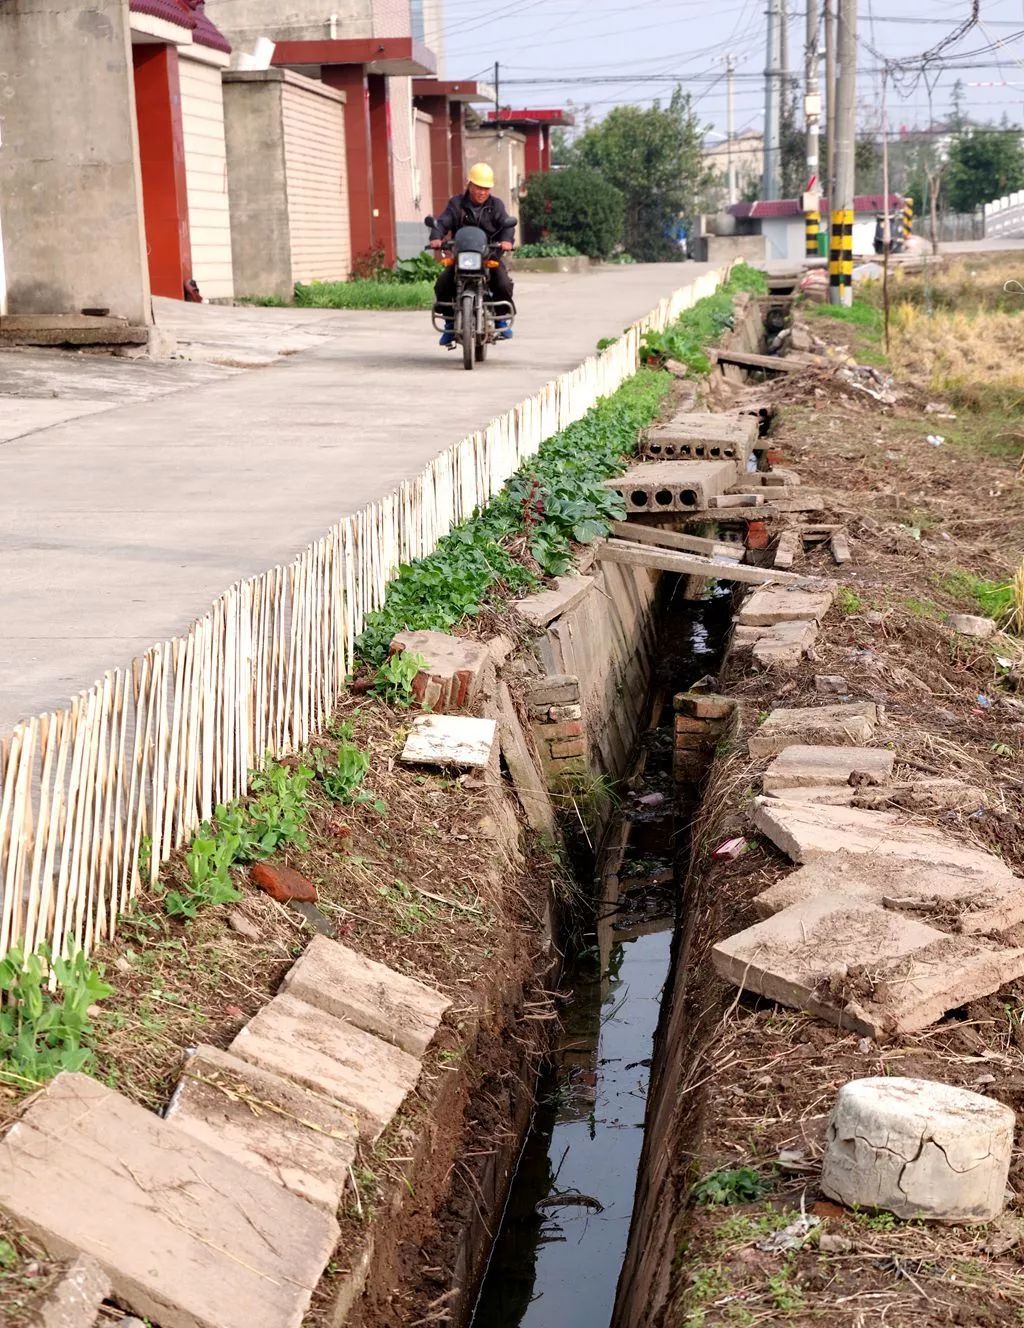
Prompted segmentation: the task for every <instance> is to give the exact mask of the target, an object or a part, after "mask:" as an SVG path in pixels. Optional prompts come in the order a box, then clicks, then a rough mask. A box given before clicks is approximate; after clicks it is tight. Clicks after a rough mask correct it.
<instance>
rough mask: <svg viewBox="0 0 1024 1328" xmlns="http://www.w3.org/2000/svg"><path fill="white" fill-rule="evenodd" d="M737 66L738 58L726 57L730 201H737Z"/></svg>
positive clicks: (728, 192)
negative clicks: (734, 100) (734, 87)
mask: <svg viewBox="0 0 1024 1328" xmlns="http://www.w3.org/2000/svg"><path fill="white" fill-rule="evenodd" d="M735 68H736V60H735V57H734V56H732V55H727V56H726V57H725V132H726V140H725V143H726V148H725V162H726V167H725V170H726V176H725V181H726V193H727V195H728V198H729V202H730V203H735V202H736V158H735V157H734V155H733V152H734V144H733V138H734V136H735V133H736V126H735V120H734V117H733V104H732V74H733V70H734V69H735Z"/></svg>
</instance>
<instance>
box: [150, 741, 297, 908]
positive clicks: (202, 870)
mask: <svg viewBox="0 0 1024 1328" xmlns="http://www.w3.org/2000/svg"><path fill="white" fill-rule="evenodd" d="M312 778H313V770H312V769H311V768H310V767H309V766H306V765H300V766H298V767H297V768H296V769H295V770H289V769H288V768H287V766H283V765H280V764H279V763H278V762H276V761H268V762H267V764H266V765H265V766H264V767H263V769H262V770H256V771H254V772H253V773H252V775H251V776H250V781H249V785H250V790H251V797H250V800H249V801H248V802H232V803H230V804H228V805H224V804H220V805H219V806H218V807H217V808H216V810H215V811H214V816H213V820H212V821H204V822H203V824H202V825H201V826H200V827H199V830H198V832H197V833H196V835H195V838H194V839H193V840H192V843H191V844H190V845H189V847H188V849H187V851H186V853H185V865H186V867H187V868H188V876H189V881H188V888H187V889H186V890H169V891H168V892H167V894H166V896H165V897H164V909H165V910H166V912H167V913H168V914H169V915H170V916H171V917H173V918H181V919H182V920H184V921H189V920H190V919H192V918H194V917H196V915H197V914H198V912H199V910H200V909H201V908H207V907H210V906H211V905H214V904H230V903H233V902H234V901H235V900H236V899H240V898H241V895H240V893H239V891H238V890H237V888H236V887H235V885H234V882H233V881H232V880H231V870H230V869H231V867H232V866H233V864H234V863H236V862H258V861H260V860H261V859H263V858H269V857H270V856H271V854H273V853H276V852H277V850H278V849H279V848H280V847H281V846H282V845H283V844H295V845H296V846H297V847H299V848H305V847H306V836H305V832H304V831H303V829H302V825H303V822H304V821H305V819H306V813H307V808H306V796H307V790H308V788H309V784H310V781H311V780H312Z"/></svg>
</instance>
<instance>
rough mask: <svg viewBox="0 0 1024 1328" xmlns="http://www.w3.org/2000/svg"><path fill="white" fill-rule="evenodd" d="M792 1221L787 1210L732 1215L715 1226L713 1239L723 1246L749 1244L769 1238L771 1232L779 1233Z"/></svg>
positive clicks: (774, 1209) (779, 1209)
mask: <svg viewBox="0 0 1024 1328" xmlns="http://www.w3.org/2000/svg"><path fill="white" fill-rule="evenodd" d="M792 1220H793V1210H792V1209H789V1208H769V1209H766V1210H765V1211H764V1212H763V1213H732V1214H730V1215H729V1216H728V1217H723V1218H722V1219H721V1220H720V1221H719V1222H717V1224H716V1226H715V1238H716V1239H717V1240H719V1241H721V1242H723V1243H724V1244H729V1245H732V1244H734V1243H740V1244H749V1242H750V1241H752V1240H757V1239H759V1238H760V1237H761V1236H770V1235H771V1234H772V1232H773V1231H781V1230H782V1228H783V1227H784V1226H786V1225H788V1223H789V1222H791V1221H792Z"/></svg>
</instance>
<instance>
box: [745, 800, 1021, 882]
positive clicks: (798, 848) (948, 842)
mask: <svg viewBox="0 0 1024 1328" xmlns="http://www.w3.org/2000/svg"><path fill="white" fill-rule="evenodd" d="M751 820H752V821H753V824H754V826H755V827H756V829H758V830H759V831H760V832H761V834H763V835H765V836H766V837H767V838H768V839H770V840H771V841H772V843H773V844H774V845H775V846H776V848H779V849H781V850H782V852H783V853H785V854H786V856H787V857H789V858H792V860H793V861H794V862H799V863H805V862H813V861H814V860H815V859H816V858H821V857H825V856H827V855H828V854H830V853H836V852H838V851H839V850H840V849H844V850H846V852H848V853H880V854H883V855H884V856H886V857H894V858H905V859H908V860H910V861H914V862H928V863H931V864H932V865H933V866H935V867H947V868H967V869H968V870H975V871H977V870H982V869H987V870H991V872H992V873H993V874H994V875H1002V876H1009V875H1010V874H1011V873H1010V869H1009V867H1007V866H1006V864H1005V863H1004V862H1002V860H1001V859H1000V858H997V857H995V856H993V855H992V854H990V853H983V852H982V851H981V850H980V849H976V848H970V847H962V846H961V845H960V843H958V842H957V841H956V840H955V839H953V838H952V837H951V836H949V835H946V834H944V833H943V832H942V831H941V830H936V829H934V828H933V827H932V826H928V825H915V824H913V823H912V822H911V821H909V820H908V819H907V817H906V816H901V815H899V814H897V813H894V812H871V811H863V810H862V809H861V808H859V807H822V806H816V805H814V804H799V803H792V802H783V801H782V800H781V799H778V798H755V799H754V808H753V812H752V815H751ZM1000 869H1001V870H1000Z"/></svg>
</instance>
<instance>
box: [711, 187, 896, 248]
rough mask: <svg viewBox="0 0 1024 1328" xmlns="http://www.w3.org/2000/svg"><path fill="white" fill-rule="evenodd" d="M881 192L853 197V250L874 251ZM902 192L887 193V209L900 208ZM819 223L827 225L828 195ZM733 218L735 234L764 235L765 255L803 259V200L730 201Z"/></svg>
mask: <svg viewBox="0 0 1024 1328" xmlns="http://www.w3.org/2000/svg"><path fill="white" fill-rule="evenodd" d="M883 208H884V203H883V195H881V194H858V195H857V196H856V197H855V198H854V200H853V252H854V253H855V254H860V255H866V254H873V253H874V238H875V219H876V218H877V216H878V214H879V213H880V212H881V211H883ZM902 208H903V195H902V194H890V195H889V210H890V212H900V211H901V210H902ZM820 210H821V223H822V226H825V227H827V225H828V199H827V198H823V199H821V208H820ZM727 211H728V213H729V215H730V216H731V217H733V218H735V225H736V230H735V234H737V235H763V236H764V239H765V258H766V259H768V260H769V261H776V260H780V259H782V260H801V261H802V260H803V258H804V255H805V252H806V226H805V221H804V212H803V202H802V200H801V199H799V198H775V199H771V200H767V201H763V202H762V201H758V202H756V203H733V204H732V205H731V206H730V207H729V208H728V209H727Z"/></svg>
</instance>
